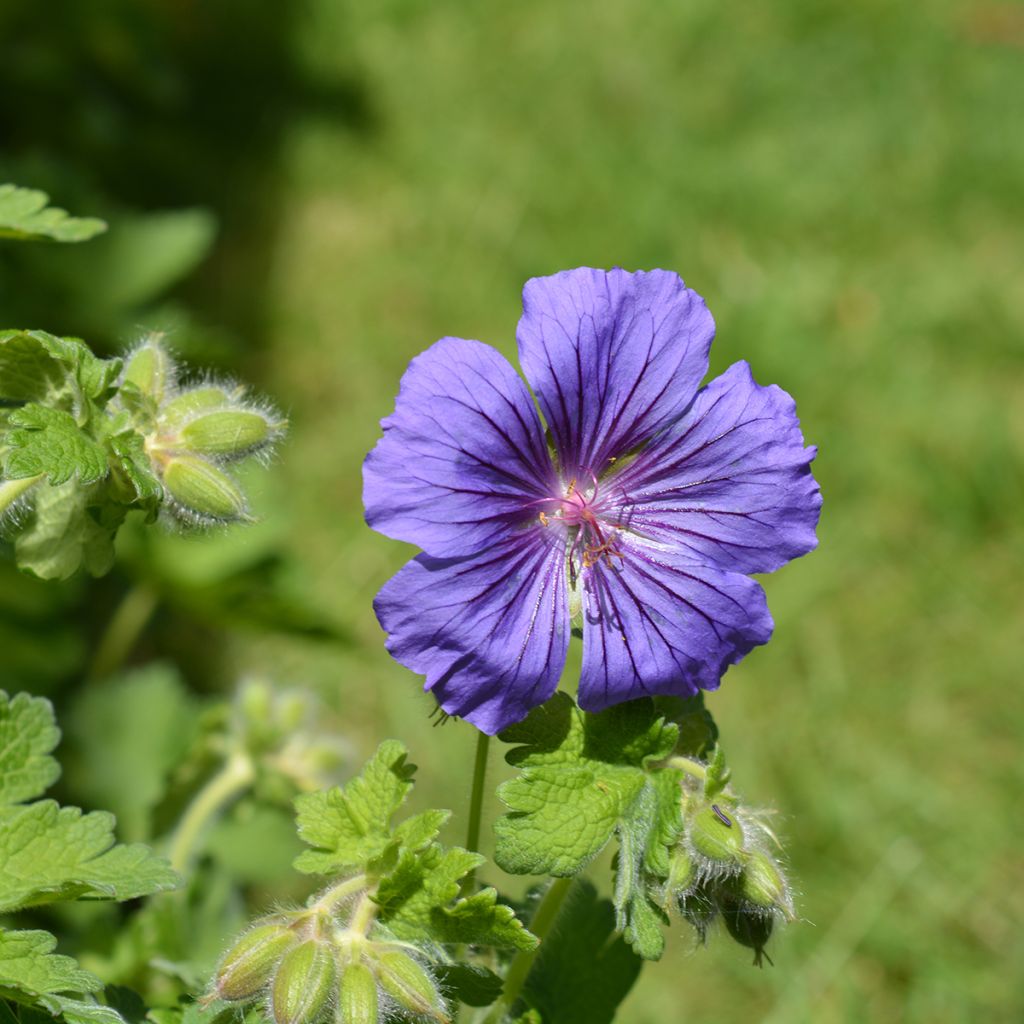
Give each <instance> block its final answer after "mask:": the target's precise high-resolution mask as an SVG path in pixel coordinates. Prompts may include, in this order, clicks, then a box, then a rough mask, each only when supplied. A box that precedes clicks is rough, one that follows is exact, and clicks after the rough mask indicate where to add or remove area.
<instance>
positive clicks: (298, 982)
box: [270, 939, 336, 1024]
mask: <svg viewBox="0 0 1024 1024" xmlns="http://www.w3.org/2000/svg"><path fill="white" fill-rule="evenodd" d="M335 973H336V971H335V964H334V957H333V955H332V954H331V949H330V947H329V946H328V945H326V944H325V943H323V942H320V941H318V940H316V939H308V940H307V941H306V942H303V943H301V944H300V945H298V946H295V947H293V948H292V949H290V950H289V951H288V952H287V953H286V954H285V955H284V957H283V958H282V960H281V962H280V963H279V964H278V966H277V971H276V973H275V974H274V987H273V989H272V990H271V994H270V1010H271V1013H272V1014H273V1017H274V1024H310V1022H311V1021H314V1020H316V1018H317V1017H318V1016H319V1014H320V1011H321V1010H323V1008H324V1006H325V1005H326V1004H327V1001H328V999H330V997H331V993H332V990H333V989H334V979H335Z"/></svg>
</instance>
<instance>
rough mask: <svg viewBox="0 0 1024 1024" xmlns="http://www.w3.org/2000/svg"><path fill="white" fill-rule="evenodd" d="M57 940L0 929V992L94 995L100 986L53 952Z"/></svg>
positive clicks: (41, 994) (24, 932) (88, 974)
mask: <svg viewBox="0 0 1024 1024" xmlns="http://www.w3.org/2000/svg"><path fill="white" fill-rule="evenodd" d="M56 945H57V940H56V939H55V938H54V937H53V936H52V935H51V934H50V933H49V932H42V931H10V932H9V931H2V930H0V990H2V989H4V988H9V989H15V990H17V991H18V992H23V993H26V994H28V995H30V996H34V997H37V998H38V997H40V996H45V995H48V994H50V993H56V992H95V991H97V990H99V989H101V988H102V987H103V983H102V982H101V981H100V979H99V978H97V977H96V976H95V975H94V974H91V973H90V972H89V971H86V970H83V969H82V968H81V967H79V965H78V964H77V963H76V962H75V961H74V960H72V959H71V957H69V956H62V955H61V954H59V953H54V952H53V950H54V948H55V947H56Z"/></svg>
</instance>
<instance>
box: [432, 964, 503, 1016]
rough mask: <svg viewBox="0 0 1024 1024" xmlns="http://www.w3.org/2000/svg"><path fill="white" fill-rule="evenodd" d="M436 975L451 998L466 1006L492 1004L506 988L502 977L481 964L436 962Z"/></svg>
mask: <svg viewBox="0 0 1024 1024" xmlns="http://www.w3.org/2000/svg"><path fill="white" fill-rule="evenodd" d="M434 976H435V977H436V978H437V981H438V983H439V985H440V986H441V991H442V992H444V993H445V994H446V995H447V996H448V998H449V999H457V1000H458V1001H459V1002H460V1003H465V1004H466V1006H490V1005H491V1003H493V1002H494V1000H495V999H497V998H498V996H500V995H501V992H502V989H503V988H504V983H503V982H502V980H501V978H499V977H498V975H497V974H495V973H494V971H492V970H490V969H489V968H487V967H483V966H482V965H480V964H463V963H456V964H436V965H435V966H434Z"/></svg>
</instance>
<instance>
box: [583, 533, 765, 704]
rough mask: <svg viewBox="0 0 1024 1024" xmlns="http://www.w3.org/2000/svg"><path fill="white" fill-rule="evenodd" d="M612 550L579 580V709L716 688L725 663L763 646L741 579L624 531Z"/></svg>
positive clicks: (760, 622) (748, 585)
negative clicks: (614, 553) (607, 558)
mask: <svg viewBox="0 0 1024 1024" xmlns="http://www.w3.org/2000/svg"><path fill="white" fill-rule="evenodd" d="M615 543H616V547H617V549H618V551H619V553H620V554H621V558H619V557H613V558H612V559H611V564H610V565H609V564H607V562H606V561H605V560H602V561H601V562H599V563H598V564H597V565H594V566H593V567H591V568H590V569H588V570H587V571H586V572H585V574H584V588H585V592H584V597H583V614H584V623H583V669H582V672H581V673H580V689H579V704H580V707H582V708H584V709H586V710H587V711H600V710H601V709H602V708H606V707H608V706H610V705H612V704H618V703H620V702H621V701H626V700H634V699H636V698H638V697H644V696H650V695H652V694H676V695H678V696H689V695H692V694H694V693H696V692H697V690H698V689H702V690H713V689H716V688H717V686H718V684H719V682H720V681H721V677H722V674H723V673H724V672H725V670H726V669H727V668H728V667H729V665H731V664H734V663H735V662H737V661H739V660H740V659H741V658H742V657H743V656H744V655H745V654H746V653H747V652H748V651H750V650H751V649H752V648H753V647H756V646H757V645H758V644H763V643H767V642H768V639H769V638H770V637H771V634H772V618H771V615H770V614H769V613H768V606H767V604H766V603H765V598H764V591H763V590H762V589H761V588H760V586H758V584H757V583H755V582H754V581H753V580H752V579H750V578H749V577H748V576H743V575H741V574H739V573H733V572H723V571H722V570H720V569H715V568H712V567H709V566H704V565H699V564H698V565H695V564H693V563H692V562H691V561H686V560H685V559H683V558H681V557H680V556H679V555H678V554H677V553H676V552H675V551H674V550H673V549H672V548H670V547H666V546H664V545H658V544H653V543H650V542H648V541H645V540H642V539H641V538H638V537H635V536H633V535H630V534H627V533H620V534H619V535H618V536H617V537H616V538H615Z"/></svg>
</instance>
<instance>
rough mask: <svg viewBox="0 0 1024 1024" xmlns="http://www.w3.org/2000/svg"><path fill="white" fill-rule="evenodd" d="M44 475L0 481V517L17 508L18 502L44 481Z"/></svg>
mask: <svg viewBox="0 0 1024 1024" xmlns="http://www.w3.org/2000/svg"><path fill="white" fill-rule="evenodd" d="M44 475H45V474H40V475H39V476H27V477H24V478H23V479H21V480H0V517H2V516H3V515H4V513H5V512H7V511H8V510H9V509H13V508H15V506H17V504H18V502H19V501H21V499H22V498H24V497H25V495H26V494H28V492H29V491H31V490H32V488H33V487H35V485H36V484H37V483H39V482H40V481H41V480H42V479H43V477H44Z"/></svg>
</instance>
